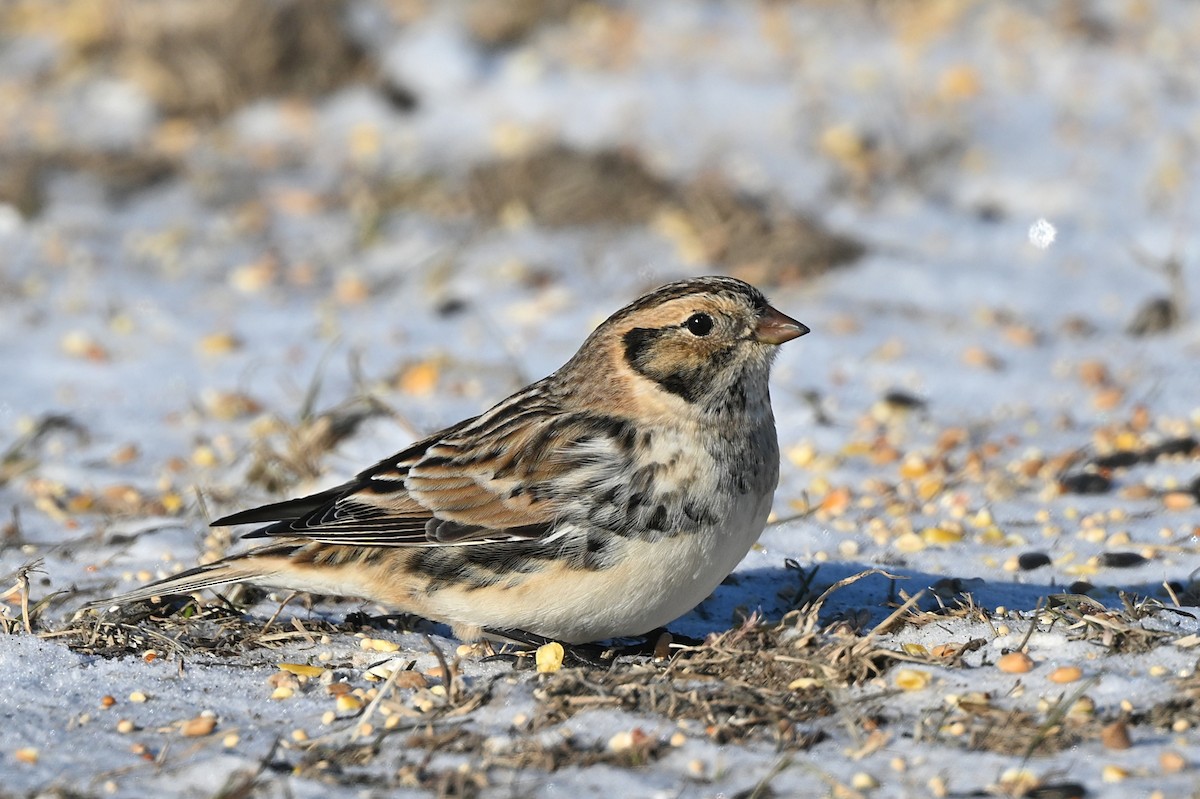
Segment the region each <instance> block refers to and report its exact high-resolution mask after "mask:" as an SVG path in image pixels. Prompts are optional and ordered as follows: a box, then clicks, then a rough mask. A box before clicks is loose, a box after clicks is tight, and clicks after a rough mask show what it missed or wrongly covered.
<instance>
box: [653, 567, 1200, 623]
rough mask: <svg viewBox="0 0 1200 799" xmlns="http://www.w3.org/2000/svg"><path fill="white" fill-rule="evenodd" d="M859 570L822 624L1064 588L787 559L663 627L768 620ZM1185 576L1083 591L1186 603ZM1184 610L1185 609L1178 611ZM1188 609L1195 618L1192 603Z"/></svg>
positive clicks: (1013, 601) (1116, 601)
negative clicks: (902, 607)
mask: <svg viewBox="0 0 1200 799" xmlns="http://www.w3.org/2000/svg"><path fill="white" fill-rule="evenodd" d="M867 572H870V573H868V574H865V576H863V577H862V578H861V579H859V580H857V581H855V582H853V583H851V584H849V585H845V586H843V587H841V588H839V589H838V590H836V591H835V592H833V593H832V594H831V595H830V596H829V597H828V598H827V599H826V601H825V603H824V605H823V606H822V608H821V611H820V621H821V622H822V623H823V624H827V623H833V622H836V621H839V620H848V619H854V620H857V621H858V622H859V623H860V624H861V626H863V627H866V628H870V627H872V626H874V625H875V624H878V623H879V622H881V621H883V620H884V619H886V618H887V617H888V616H889V615H891V613H892V612H893V611H894V610H895V609H896V607H897V606H898V605H899V604H900V603H902V602H903V601H904V598H905V597H912V596H914V595H916V594H917V593H919V592H921V591H924V592H925V593H924V595H923V596H922V597H921V599H920V600H919V601H918V603H917V606H916V607H917V608H919V609H921V610H926V611H936V610H938V609H940V608H943V607H953V606H956V605H967V604H970V605H973V606H974V607H977V608H981V609H984V610H988V611H995V610H996V609H997V608H1004V609H1007V610H1010V611H1012V610H1016V611H1031V610H1035V609H1037V608H1039V607H1043V606H1045V605H1046V603H1047V602H1048V601H1049V598H1050V597H1053V596H1056V595H1062V594H1068V593H1078V590H1076V591H1072V590H1071V587H1073V586H1071V587H1069V586H1070V584H1069V583H1061V582H1058V581H1055V580H1054V579H1049V580H1045V581H1043V580H1039V581H1036V582H1033V581H1028V580H1026V581H1023V582H1017V581H1015V580H1014V581H1012V582H1006V581H1000V580H986V579H982V578H978V577H957V576H952V575H945V574H934V573H930V572H924V571H920V570H918V569H910V568H904V567H899V566H881V565H879V564H869V563H861V562H853V561H838V562H826V563H819V564H804V563H795V562H793V561H788V562H787V563H786V564H785V565H781V566H777V567H754V568H750V569H745V570H742V571H738V572H734V573H733V574H731V575H730V576H729V577H728V578H726V580H725V582H723V583H722V584H721V585H720V586H718V587H717V589H716V590H715V591H714V592H713V593H712V594H711V595H710V596H709V597H708V599H706V600H705V601H704V602H703V603H701V604H700V605H699V606H698V607H697V608H695V609H694V610H692V611H691V612H689V613H688V614H686V615H684V616H682V617H681V618H679V619H678V620H677V621H675V622H674V623H672V624H671V625H669V626H670V629H671V630H672V631H673V632H679V633H682V634H683V635H687V636H690V637H694V638H704V637H706V636H708V635H710V634H712V633H721V632H725V631H726V630H728V629H730V628H731V627H732V626H734V625H736V624H738V623H740V622H741V620H743V619H745V618H747V617H748V616H749V615H750V614H751V613H758V614H759V615H760V616H761V617H763V618H765V619H766V620H768V621H771V620H777V619H779V618H780V617H782V616H783V615H784V614H785V613H787V612H788V611H790V610H793V609H795V608H797V607H800V606H802V605H804V604H805V603H806V602H810V601H812V600H815V599H816V598H817V597H819V596H820V595H821V594H822V592H824V591H825V590H826V589H828V588H829V587H830V586H833V585H834V584H836V583H838V582H839V581H841V580H845V579H847V578H851V577H855V576H857V575H861V574H864V573H867ZM1190 579H1191V578H1190V575H1185V576H1184V577H1183V578H1182V579H1180V580H1173V581H1171V585H1172V587H1173V589H1175V590H1176V593H1175V594H1174V595H1172V593H1171V592H1169V591H1168V590H1167V588H1166V582H1167V581H1166V580H1164V581H1162V582H1139V581H1130V582H1125V583H1122V582H1115V583H1111V584H1108V585H1103V586H1093V587H1091V588H1089V589H1088V590H1087V592H1086V596H1087V597H1089V598H1090V599H1092V600H1094V601H1096V602H1098V603H1100V604H1101V605H1103V606H1105V607H1109V608H1113V609H1120V608H1121V607H1123V605H1124V598H1128V597H1133V598H1137V599H1145V598H1151V599H1157V600H1160V601H1162V602H1163V603H1164V604H1167V605H1172V606H1174V604H1175V600H1176V599H1179V600H1180V604H1181V605H1182V606H1183V607H1184V608H1187V607H1189V606H1193V605H1194V604H1200V602H1197V597H1196V588H1195V587H1194V585H1193V587H1192V588H1191V589H1190V590H1181V589H1182V587H1183V586H1186V585H1188V584H1189V580H1190ZM1184 612H1185V613H1189V612H1188V611H1187V610H1184ZM1189 615H1193V616H1200V608H1197V609H1196V610H1195V611H1194V612H1190V613H1189Z"/></svg>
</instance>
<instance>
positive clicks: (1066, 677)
mask: <svg viewBox="0 0 1200 799" xmlns="http://www.w3.org/2000/svg"><path fill="white" fill-rule="evenodd" d="M1082 676H1083V670H1082V669H1081V668H1079V667H1078V666H1059V667H1058V668H1057V669H1055V670H1054V671H1052V672H1050V676H1048V677H1047V678H1046V679H1048V680H1050V682H1057V683H1067V682H1075V681H1076V680H1078V679H1079V678H1080V677H1082Z"/></svg>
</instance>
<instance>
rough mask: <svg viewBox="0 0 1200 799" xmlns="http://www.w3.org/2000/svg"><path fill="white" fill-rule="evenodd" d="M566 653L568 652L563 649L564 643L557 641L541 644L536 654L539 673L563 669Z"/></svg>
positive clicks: (535, 658)
mask: <svg viewBox="0 0 1200 799" xmlns="http://www.w3.org/2000/svg"><path fill="white" fill-rule="evenodd" d="M564 655H566V652H565V651H564V650H563V646H562V644H560V643H558V642H557V641H551V642H550V643H548V644H543V645H542V646H539V647H538V649H537V654H536V655H535V656H534V660H535V662H536V663H537V670H538V674H547V673H550V672H555V671H558V670H559V669H561V668H562V663H563V656H564Z"/></svg>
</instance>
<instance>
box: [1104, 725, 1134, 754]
mask: <svg viewBox="0 0 1200 799" xmlns="http://www.w3.org/2000/svg"><path fill="white" fill-rule="evenodd" d="M1100 742H1101V743H1102V744H1104V745H1105V746H1106V747H1107V748H1109V749H1128V748H1129V747H1131V746H1133V741H1131V740H1129V727H1127V726H1126V724H1125V722H1123V721H1114V722H1113V723H1112V724H1106V725H1105V726H1104V729H1102V730H1100Z"/></svg>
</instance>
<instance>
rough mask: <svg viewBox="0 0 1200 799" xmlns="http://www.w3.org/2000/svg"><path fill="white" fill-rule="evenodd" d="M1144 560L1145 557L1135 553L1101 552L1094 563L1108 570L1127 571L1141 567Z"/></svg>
mask: <svg viewBox="0 0 1200 799" xmlns="http://www.w3.org/2000/svg"><path fill="white" fill-rule="evenodd" d="M1146 560H1147V559H1146V557H1145V556H1143V555H1140V554H1138V553H1137V552H1102V553H1100V556H1099V557H1098V558H1097V559H1096V562H1097V563H1098V564H1099V565H1100V566H1105V567H1108V568H1110V569H1129V568H1132V567H1134V566H1140V565H1142V564H1143V563H1145V562H1146Z"/></svg>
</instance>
